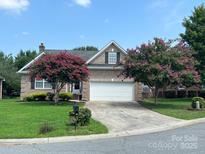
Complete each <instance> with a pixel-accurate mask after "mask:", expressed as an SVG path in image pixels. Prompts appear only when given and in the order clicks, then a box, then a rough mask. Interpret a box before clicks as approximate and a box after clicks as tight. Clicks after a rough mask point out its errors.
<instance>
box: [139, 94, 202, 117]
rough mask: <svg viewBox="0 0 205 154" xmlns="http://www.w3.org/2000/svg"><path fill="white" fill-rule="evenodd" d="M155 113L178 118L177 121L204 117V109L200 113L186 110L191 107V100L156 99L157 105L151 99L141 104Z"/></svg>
mask: <svg viewBox="0 0 205 154" xmlns="http://www.w3.org/2000/svg"><path fill="white" fill-rule="evenodd" d="M141 104H142V105H143V106H144V107H147V108H149V109H151V110H153V111H155V112H159V113H161V114H164V115H167V116H171V117H175V118H179V119H185V120H190V119H196V118H203V117H205V109H203V110H202V111H193V110H188V108H190V107H191V99H183V98H179V99H158V104H155V103H154V100H153V99H146V100H144V101H143V102H142V103H141Z"/></svg>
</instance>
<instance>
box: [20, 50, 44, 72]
mask: <svg viewBox="0 0 205 154" xmlns="http://www.w3.org/2000/svg"><path fill="white" fill-rule="evenodd" d="M43 55H45V53H44V52H42V53H41V54H40V55H38V56H37V57H36V58H34V59H33V60H32V61H30V62H29V63H28V64H26V65H25V66H24V67H22V68H21V69H20V70H19V71H18V72H17V73H28V71H23V70H24V69H26V68H28V67H29V66H30V65H31V64H33V63H34V62H35V61H36V60H38V59H39V58H40V57H41V56H43Z"/></svg>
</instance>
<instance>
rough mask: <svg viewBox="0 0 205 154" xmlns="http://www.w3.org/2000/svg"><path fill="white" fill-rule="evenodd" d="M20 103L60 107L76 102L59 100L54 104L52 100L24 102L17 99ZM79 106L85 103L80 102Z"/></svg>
mask: <svg viewBox="0 0 205 154" xmlns="http://www.w3.org/2000/svg"><path fill="white" fill-rule="evenodd" d="M16 102H17V103H19V104H20V105H28V106H54V107H58V106H59V107H60V106H73V104H74V102H61V101H60V102H59V103H58V104H57V105H55V104H54V102H52V101H32V102H24V101H16ZM78 105H79V106H83V105H84V103H82V102H79V103H78Z"/></svg>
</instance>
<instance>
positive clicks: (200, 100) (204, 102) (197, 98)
mask: <svg viewBox="0 0 205 154" xmlns="http://www.w3.org/2000/svg"><path fill="white" fill-rule="evenodd" d="M197 101H199V103H200V108H202V107H205V101H204V98H202V97H193V98H192V108H193V109H195V108H196V102H197Z"/></svg>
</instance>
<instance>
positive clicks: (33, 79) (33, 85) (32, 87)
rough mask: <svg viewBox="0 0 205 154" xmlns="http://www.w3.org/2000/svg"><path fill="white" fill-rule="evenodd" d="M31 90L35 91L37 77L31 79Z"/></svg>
mask: <svg viewBox="0 0 205 154" xmlns="http://www.w3.org/2000/svg"><path fill="white" fill-rule="evenodd" d="M31 89H35V77H31Z"/></svg>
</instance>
